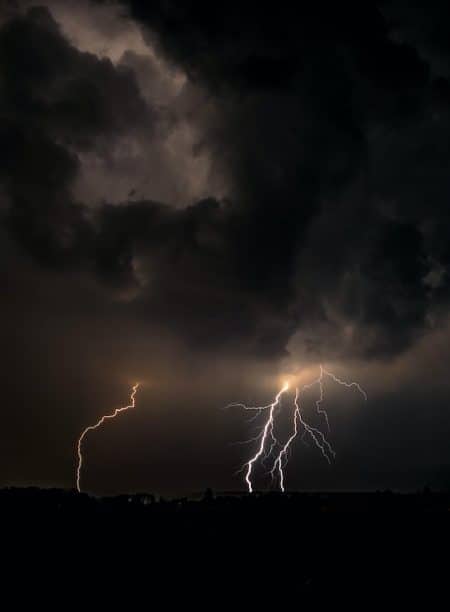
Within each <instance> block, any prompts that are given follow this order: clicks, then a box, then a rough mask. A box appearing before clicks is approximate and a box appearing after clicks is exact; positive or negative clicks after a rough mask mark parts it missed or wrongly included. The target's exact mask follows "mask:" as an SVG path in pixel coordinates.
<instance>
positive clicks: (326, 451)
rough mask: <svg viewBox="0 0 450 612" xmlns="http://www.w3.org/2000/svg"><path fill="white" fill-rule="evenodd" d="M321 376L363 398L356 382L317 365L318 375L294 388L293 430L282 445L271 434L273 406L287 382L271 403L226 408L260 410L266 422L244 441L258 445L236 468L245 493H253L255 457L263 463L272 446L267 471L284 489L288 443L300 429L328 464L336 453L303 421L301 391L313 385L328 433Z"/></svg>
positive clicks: (276, 404)
mask: <svg viewBox="0 0 450 612" xmlns="http://www.w3.org/2000/svg"><path fill="white" fill-rule="evenodd" d="M325 376H327V377H329V378H330V379H331V380H333V381H334V382H335V383H337V384H338V385H341V386H344V387H346V388H348V389H352V388H354V389H356V390H357V391H358V392H359V393H360V394H361V395H362V396H363V398H364V399H365V400H367V394H366V392H365V391H364V390H363V389H362V387H361V386H360V385H359V384H358V383H357V382H346V381H344V380H341V379H340V378H338V377H337V376H336V375H335V374H333V373H332V372H329V371H328V370H325V369H324V368H323V367H322V365H321V366H320V374H319V376H318V378H317V379H316V380H314V381H312V382H311V383H308V384H305V385H303V387H301V388H300V389H299V388H298V387H297V388H296V389H295V398H294V410H293V416H292V423H293V431H292V434H291V435H290V436H289V438H288V439H287V441H286V442H285V444H284V445H282V444H280V442H279V441H278V439H277V438H276V436H275V432H274V427H275V411H276V408H277V407H279V406H280V405H281V397H282V395H283V394H284V393H285V392H286V391H287V390H288V388H289V385H288V383H285V384H284V385H283V387H282V388H281V389H280V391H279V392H278V394H277V395H276V396H275V400H274V401H273V402H272V403H271V404H267V405H265V406H247V405H245V404H242V403H235V404H229V407H232V406H234V407H240V408H243V409H244V410H251V411H255V412H256V414H255V417H258V416H259V415H260V414H262V413H263V412H266V413H267V414H268V416H267V418H266V421H265V423H264V426H263V427H262V429H261V432H260V433H259V434H258V435H257V436H255V437H254V438H251V439H250V440H248V442H249V443H250V442H253V441H258V442H259V446H258V449H257V451H256V453H255V454H254V455H253V457H251V459H249V461H247V462H246V463H244V465H243V466H242V468H241V470H239V471H244V470H245V482H246V484H247V488H248V491H249V493H252V492H253V482H252V473H253V468H254V466H255V464H256V463H257V462H258V460H261V464H262V465H264V462H265V461H266V460H268V459H269V458H270V457H272V456H273V451H274V450H275V448H276V447H278V448H279V449H280V450H279V452H278V454H277V455H276V456H275V459H274V461H273V464H272V469H271V470H270V474H271V476H272V478H275V475H276V474H277V473H278V479H279V484H280V489H281V491H283V492H284V491H285V484H284V482H285V477H284V468H285V467H286V465H287V463H288V460H289V456H288V455H289V450H290V447H291V444H292V443H293V442H294V440H295V439H296V438H297V436H298V434H299V433H300V432H301V433H302V436H301V439H302V440H303V439H304V437H305V436H308V437H309V438H310V439H311V440H312V442H313V443H314V445H315V446H316V447H317V449H318V450H319V451H320V453H321V454H322V456H323V457H324V459H325V460H326V461H327V462H328V463H331V461H332V459H334V458H335V456H336V453H335V452H334V450H333V448H332V446H331V444H330V442H329V441H328V440H327V438H326V437H325V435H324V434H323V432H322V431H321V430H320V429H318V428H316V427H312V426H311V425H310V424H309V423H308V422H307V421H306V420H305V417H304V415H303V412H302V409H301V407H300V396H301V394H302V393H304V392H305V391H307V390H309V389H311V388H312V387H314V386H317V387H318V389H319V397H318V399H317V400H316V401H315V405H316V412H317V414H319V415H320V416H321V417H322V418H323V420H324V421H325V424H326V427H327V430H328V433H329V432H330V431H331V430H330V423H329V419H328V413H327V411H326V410H325V409H324V408H323V406H322V404H323V401H324V398H325V396H324V377H325ZM252 420H253V419H252Z"/></svg>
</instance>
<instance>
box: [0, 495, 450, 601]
mask: <svg viewBox="0 0 450 612" xmlns="http://www.w3.org/2000/svg"><path fill="white" fill-rule="evenodd" d="M0 512H1V517H2V525H3V538H2V544H3V546H2V550H3V553H4V555H3V556H4V559H6V560H8V561H10V560H11V559H15V562H16V563H17V564H18V565H17V567H18V568H19V569H18V571H19V575H22V574H23V571H24V565H28V564H29V566H30V569H31V570H32V571H31V573H32V574H34V573H36V571H37V572H38V573H39V571H40V570H42V569H44V568H45V570H46V576H47V581H48V584H49V588H52V584H53V581H55V580H56V582H58V583H60V581H61V580H62V581H63V583H64V584H65V585H66V586H65V588H66V589H67V588H69V592H70V593H72V594H73V595H76V594H78V595H79V594H80V589H81V591H82V592H83V593H87V592H89V593H90V594H91V595H89V597H90V598H91V597H98V596H100V597H102V598H103V606H104V605H106V600H108V602H109V601H111V599H112V600H115V599H120V598H122V597H126V598H128V599H127V601H128V603H130V602H131V601H133V602H135V601H136V599H135V598H136V597H139V598H142V597H145V598H149V599H150V600H151V601H152V602H153V604H155V605H156V603H155V601H156V598H159V597H160V596H163V597H164V598H165V605H168V606H171V605H174V606H177V607H180V602H181V603H182V605H183V606H184V607H191V606H193V605H195V606H196V607H200V608H202V607H204V606H205V607H207V608H208V609H211V608H214V609H215V608H216V607H218V606H219V605H225V604H226V605H227V606H228V607H230V606H231V605H233V607H238V608H240V607H241V606H242V605H244V604H243V602H244V600H246V599H247V600H248V598H250V601H251V602H252V603H251V609H252V610H253V609H255V607H257V603H256V602H257V601H258V602H260V601H262V602H265V604H266V605H268V603H269V598H270V597H275V598H276V600H277V604H276V607H277V610H278V609H279V607H280V606H282V605H283V604H284V603H286V605H287V602H288V601H290V600H291V598H292V600H293V601H296V602H297V604H298V605H299V606H301V605H303V604H304V603H305V602H306V601H308V602H309V603H310V604H312V605H314V607H315V609H322V608H325V607H326V608H327V609H329V606H333V605H334V606H341V605H343V604H344V605H346V606H349V605H353V604H356V605H357V606H358V607H359V609H361V608H362V609H366V608H367V607H370V604H374V603H375V602H376V604H377V606H378V608H379V609H380V606H381V607H382V609H389V608H390V607H391V606H392V605H394V603H395V604H396V605H399V606H400V608H401V609H404V607H405V606H406V605H411V606H412V605H414V606H417V605H419V604H420V605H422V606H425V605H426V606H427V608H428V607H429V606H431V605H433V606H434V605H437V604H438V601H439V605H440V606H442V605H444V606H445V607H447V600H448V583H449V579H448V573H449V557H450V551H449V543H450V540H449V537H448V536H449V519H450V494H448V493H437V492H430V491H424V492H422V493H417V494H407V495H406V494H396V493H392V492H377V493H295V494H284V495H280V494H274V493H269V494H254V495H251V496H250V495H242V496H239V495H214V494H213V493H212V492H211V491H209V492H206V493H205V495H204V496H203V497H202V498H201V499H199V500H189V499H175V500H170V501H167V500H163V499H158V500H156V499H155V498H154V497H153V496H151V495H147V494H139V495H123V496H118V497H110V498H95V497H90V496H88V495H85V494H78V493H76V492H74V491H63V490H56V489H55V490H39V489H35V488H29V489H5V490H2V491H0ZM6 541H8V544H7V545H6ZM6 551H7V552H6ZM49 555H50V559H51V569H50V570H48V571H47V567H46V565H45V564H46V563H47V561H45V559H48V558H49ZM8 565H9V566H10V567H11V563H8ZM12 567H16V566H15V565H14V562H13V563H12ZM56 576H57V577H58V578H57V579H56V578H55V577H56ZM66 581H68V586H67V584H66ZM40 584H41V583H40ZM71 596H72V595H71ZM443 596H444V597H445V599H444V600H442V597H443ZM130 598H131V599H130ZM192 598H193V599H192ZM210 598H212V599H210ZM286 598H287V599H286ZM89 601H90V602H91V599H89ZM441 602H442V603H441ZM91 603H92V602H91ZM116 603H117V602H116ZM153 604H152V606H150V607H153ZM149 605H150V604H149ZM258 605H259V604H258ZM146 607H147V603H146Z"/></svg>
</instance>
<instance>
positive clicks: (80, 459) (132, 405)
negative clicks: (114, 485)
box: [77, 383, 139, 493]
mask: <svg viewBox="0 0 450 612" xmlns="http://www.w3.org/2000/svg"><path fill="white" fill-rule="evenodd" d="M138 388H139V383H136V384H134V385H133V387H132V391H131V394H130V403H129V404H128V406H122V408H116V409H115V410H114V412H113V413H111V414H105V415H104V416H102V417H101V419H99V420H98V421H97V423H95V425H89V426H88V427H86V429H84V430H83V431H82V432H81V435H80V437H79V438H78V442H77V455H78V465H77V490H78V492H79V493H81V487H80V481H81V468H82V467H83V453H82V451H81V448H82V442H83V440H84V438H85V437H86V435H87V433H88V432H89V431H93V430H94V429H98V428H99V427H101V426H102V425H103V423H105V421H107V420H108V419H115V418H116V416H117V415H118V414H120V413H121V412H125V411H126V410H130V408H135V406H136V402H135V397H136V393H137V390H138Z"/></svg>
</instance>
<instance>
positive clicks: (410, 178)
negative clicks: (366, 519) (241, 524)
mask: <svg viewBox="0 0 450 612" xmlns="http://www.w3.org/2000/svg"><path fill="white" fill-rule="evenodd" d="M424 6H426V8H424ZM449 23H450V5H449V3H448V2H444V1H441V2H438V1H436V2H433V3H429V4H428V5H425V3H423V2H418V1H415V0H408V1H407V0H391V1H389V0H386V1H381V0H380V1H379V2H372V1H364V2H361V1H355V2H346V1H345V0H344V1H342V2H335V1H325V0H315V1H314V2H310V3H309V2H305V3H301V4H299V3H293V2H277V3H266V2H259V3H255V4H253V3H243V2H222V1H221V0H217V1H216V2H203V0H196V1H194V0H179V1H178V0H159V1H158V0H155V1H154V2H146V1H144V0H142V1H141V2H140V1H138V0H122V1H117V2H107V1H95V0H78V1H77V2H75V1H70V0H42V2H34V1H33V2H32V1H25V0H24V1H20V0H18V1H10V2H8V1H6V2H5V1H3V2H2V4H1V8H0V215H1V222H0V250H1V258H0V282H1V300H0V312H1V316H0V342H1V344H0V346H1V356H2V358H1V373H2V387H1V389H2V403H1V405H2V407H1V414H2V422H1V427H0V449H1V456H2V460H1V461H0V485H1V486H7V485H39V486H62V487H74V485H75V480H74V474H75V469H76V456H75V448H76V441H77V438H78V436H79V435H80V432H81V431H82V430H83V429H84V427H86V426H87V425H89V424H92V423H95V422H96V421H97V420H98V419H99V418H100V417H101V415H102V414H105V413H108V412H111V411H112V410H114V408H117V407H119V406H122V405H124V404H126V403H127V401H128V398H129V393H130V388H131V385H132V384H133V383H134V382H136V381H140V382H141V383H142V384H141V387H140V389H139V393H138V395H137V398H136V400H137V406H136V409H135V410H133V411H132V412H131V411H130V412H128V413H127V414H122V415H121V416H120V418H118V419H117V420H116V421H114V422H109V423H108V424H107V425H106V426H105V427H104V428H103V429H102V431H99V432H96V433H95V434H93V435H92V436H91V437H89V438H88V439H87V440H86V442H85V446H84V450H85V466H84V472H83V488H84V489H85V490H88V491H91V492H94V493H99V494H100V493H119V492H122V491H144V490H146V491H152V492H158V493H162V494H168V495H178V494H186V493H189V492H194V491H198V490H203V489H205V487H207V486H209V487H212V488H213V489H215V490H242V491H244V490H245V482H244V481H243V477H242V475H236V474H235V472H236V469H238V468H239V466H240V465H241V464H242V463H243V462H244V461H246V460H247V459H248V457H249V454H251V453H252V451H253V450H254V448H255V447H254V445H249V446H245V445H239V444H233V442H236V441H239V440H245V439H246V438H249V437H251V436H252V435H254V430H253V429H252V424H249V423H246V416H248V415H245V414H242V411H239V410H236V409H231V410H223V407H224V406H226V405H227V404H228V403H229V402H233V401H244V402H247V403H251V404H260V403H262V404H267V403H268V402H270V401H272V399H273V397H274V395H275V394H276V393H277V391H278V390H279V389H280V385H281V384H282V381H283V380H284V379H285V377H287V376H290V377H293V379H296V380H297V379H298V380H299V381H300V383H302V384H303V383H306V382H310V381H311V380H313V379H314V378H315V377H316V376H317V375H318V371H319V366H320V364H321V363H323V364H326V366H327V368H328V369H330V370H332V371H333V372H335V373H336V374H337V375H338V376H341V377H342V378H345V379H346V380H357V381H358V382H359V383H360V384H361V385H362V386H363V387H364V389H365V390H366V391H367V394H368V401H367V402H364V401H361V397H360V396H359V395H358V394H357V393H355V392H353V391H351V390H346V389H342V388H339V387H337V386H335V385H333V384H332V383H331V382H330V383H327V386H326V392H327V395H326V407H327V408H328V411H329V418H330V424H331V427H332V432H331V436H330V439H331V440H332V443H333V446H334V448H335V450H336V453H337V455H336V460H335V462H334V463H333V464H332V465H330V466H329V465H328V464H327V463H326V462H325V461H323V458H322V457H321V456H320V454H318V453H317V452H314V449H313V448H312V446H311V444H310V445H309V446H306V445H304V444H301V443H299V444H297V445H296V446H295V448H294V449H293V451H292V454H291V459H290V463H289V466H288V468H287V470H286V479H287V485H288V488H291V489H307V490H318V489H376V488H380V489H384V488H388V487H390V488H395V489H399V490H405V489H416V488H422V487H423V486H425V485H429V486H431V487H449V486H450V446H449V439H450V406H449V399H450V380H449V374H448V371H449V363H450V346H449V341H450V319H449V314H448V313H449V302H450V278H449V270H450V242H449V232H450V200H449V198H450V171H449V170H450V166H449V164H450V38H449V36H448V26H449ZM308 398H309V403H308V404H307V405H305V410H306V413H307V414H308V415H310V416H311V419H314V418H315V417H314V399H315V395H314V393H313V392H312V393H311V395H310V396H308ZM285 410H286V411H285V412H283V413H282V414H281V416H280V423H279V427H280V429H279V435H280V438H281V439H284V438H285V437H286V435H288V434H289V431H290V429H289V428H290V422H289V414H288V412H289V410H291V404H290V403H289V402H286V406H285ZM316 416H317V415H316ZM256 481H257V484H258V486H260V487H261V488H262V487H267V486H268V483H267V479H265V477H264V475H263V473H262V472H260V471H258V473H257V478H256Z"/></svg>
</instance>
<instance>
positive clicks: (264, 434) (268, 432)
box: [226, 383, 289, 493]
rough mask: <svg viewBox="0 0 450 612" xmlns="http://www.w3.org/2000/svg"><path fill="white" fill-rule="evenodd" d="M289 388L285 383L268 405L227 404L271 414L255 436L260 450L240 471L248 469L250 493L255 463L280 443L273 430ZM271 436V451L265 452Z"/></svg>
mask: <svg viewBox="0 0 450 612" xmlns="http://www.w3.org/2000/svg"><path fill="white" fill-rule="evenodd" d="M288 389H289V385H288V383H285V384H284V385H283V387H282V388H281V389H280V391H279V392H278V393H277V395H276V396H275V399H274V401H273V402H272V403H271V404H267V405H266V406H247V405H246V404H242V403H233V404H228V406H226V408H231V407H239V408H243V409H244V410H251V411H253V410H254V411H256V412H257V414H256V416H258V414H261V413H262V412H263V411H268V413H269V416H268V418H267V420H266V422H265V424H264V427H263V428H262V431H261V433H260V434H259V435H258V436H256V437H255V438H253V440H255V441H256V440H259V447H258V450H257V451H256V453H255V455H254V456H253V457H252V458H251V459H250V460H249V461H247V462H246V463H245V464H244V465H243V466H242V468H241V469H240V470H239V471H240V472H242V471H244V470H246V473H245V481H246V483H247V487H248V490H249V493H253V484H252V480H251V476H252V471H253V466H254V464H255V463H256V461H258V459H259V458H260V457H261V456H263V460H264V459H267V457H268V456H269V454H270V453H272V451H273V449H274V447H275V445H276V444H277V443H278V440H277V439H276V438H275V434H274V432H273V426H274V415H275V409H276V408H277V406H279V405H280V400H281V396H282V395H283V393H285V392H286V391H287V390H288ZM269 438H270V440H271V446H270V449H269V452H266V454H265V453H264V451H265V450H266V442H267V440H268V439H269Z"/></svg>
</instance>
